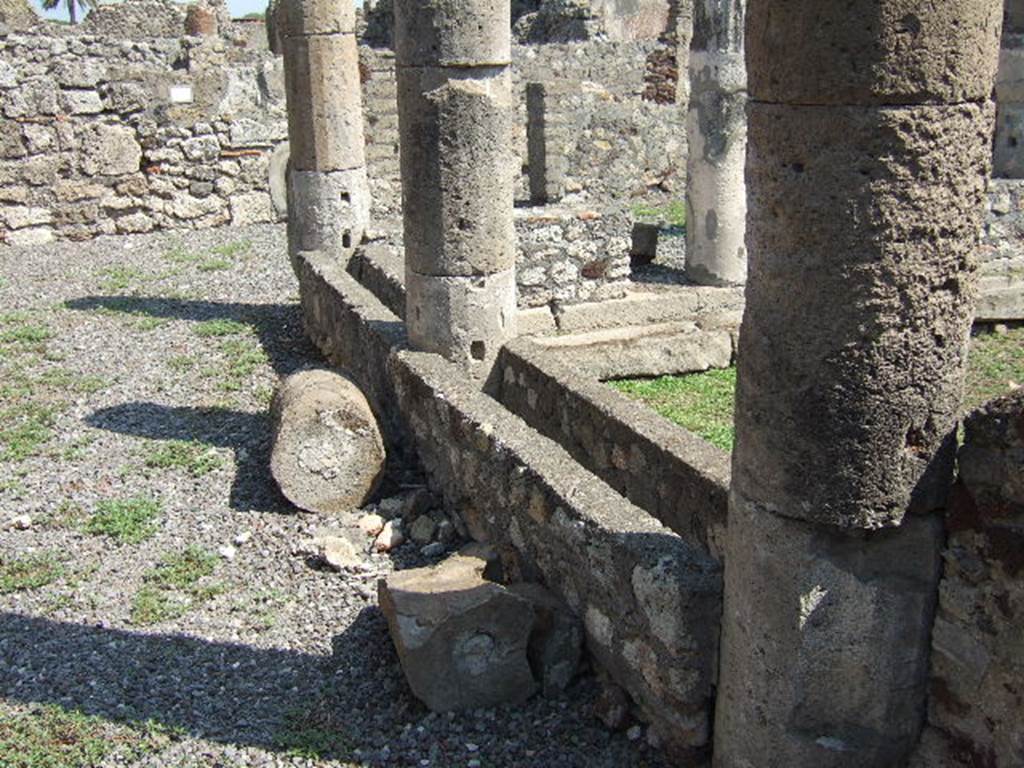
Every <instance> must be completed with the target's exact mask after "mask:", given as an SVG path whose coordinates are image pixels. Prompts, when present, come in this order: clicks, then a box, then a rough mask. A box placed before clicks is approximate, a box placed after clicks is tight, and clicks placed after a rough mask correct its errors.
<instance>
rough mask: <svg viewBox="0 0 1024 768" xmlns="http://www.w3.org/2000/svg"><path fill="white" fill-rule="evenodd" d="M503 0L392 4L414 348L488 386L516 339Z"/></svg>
mask: <svg viewBox="0 0 1024 768" xmlns="http://www.w3.org/2000/svg"><path fill="white" fill-rule="evenodd" d="M510 29H511V22H510V9H509V2H508V0H403V2H399V3H396V4H395V53H396V59H397V79H398V119H399V130H400V135H401V165H402V213H403V218H404V238H405V275H406V283H405V284H406V315H405V321H406V325H407V327H408V332H409V340H410V343H411V344H412V346H413V348H415V349H419V350H422V351H427V352H436V353H439V354H441V355H444V356H445V357H446V358H448V359H449V360H452V361H454V362H457V363H460V364H461V365H463V366H465V367H466V368H467V369H468V370H469V371H470V372H471V374H472V375H473V376H475V377H478V378H480V377H485V376H486V375H487V373H488V372H489V371H490V367H491V364H492V363H493V361H494V359H495V356H496V355H497V353H498V350H499V349H500V348H501V345H502V344H503V343H504V342H505V341H506V340H507V339H509V338H511V337H512V336H514V335H515V316H516V277H515V257H516V249H515V229H514V222H513V218H512V217H513V206H514V201H513V176H514V174H515V172H516V168H515V165H516V158H515V156H514V154H513V150H512V128H513V122H512V121H513V103H512V89H511V77H510V72H509V64H510V61H511V33H510Z"/></svg>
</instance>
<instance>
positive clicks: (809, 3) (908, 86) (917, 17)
mask: <svg viewBox="0 0 1024 768" xmlns="http://www.w3.org/2000/svg"><path fill="white" fill-rule="evenodd" d="M1002 16H1003V9H1002V5H1001V4H1000V3H995V2H992V0H941V2H929V3H922V2H921V0H850V1H849V2H823V1H822V0H772V1H771V2H763V1H761V2H759V1H758V0H752V1H751V3H750V10H749V12H748V18H747V38H748V42H747V66H748V69H749V72H750V97H751V99H753V100H755V101H764V102H784V103H791V104H834V105H842V104H865V105H867V104H926V103H956V102H962V101H982V100H985V99H988V98H989V96H990V95H991V92H992V83H993V80H994V78H995V66H996V57H997V54H998V51H999V30H1000V28H1001V26H1002V23H1001V22H1002ZM783 51H789V52H792V53H791V54H789V55H780V52H783Z"/></svg>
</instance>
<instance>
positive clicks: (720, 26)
mask: <svg viewBox="0 0 1024 768" xmlns="http://www.w3.org/2000/svg"><path fill="white" fill-rule="evenodd" d="M746 3H747V0H694V4H693V38H692V42H691V44H690V59H689V69H690V96H689V106H688V111H687V115H686V141H687V161H686V275H687V277H689V278H690V279H691V280H693V281H694V282H697V283H702V284H707V285H742V284H743V282H744V281H745V280H746V276H747V248H746V245H745V243H744V234H745V231H746V227H745V219H746V215H747V197H746V187H745V185H744V183H743V164H744V160H745V157H746V149H747V118H746V114H745V110H746V106H747V69H746V63H745V61H744V58H743V35H744V30H743V26H744V9H745V7H746Z"/></svg>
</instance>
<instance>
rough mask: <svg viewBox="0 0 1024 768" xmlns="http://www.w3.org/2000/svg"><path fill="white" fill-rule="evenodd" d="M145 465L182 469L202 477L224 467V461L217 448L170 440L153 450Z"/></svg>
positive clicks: (194, 475)
mask: <svg viewBox="0 0 1024 768" xmlns="http://www.w3.org/2000/svg"><path fill="white" fill-rule="evenodd" d="M145 464H146V466H147V467H150V468H152V469H181V470H183V471H185V472H188V473H189V474H190V475H192V477H202V476H203V475H205V474H207V473H209V472H212V471H213V470H215V469H219V468H220V467H221V466H223V465H224V459H223V458H222V457H221V456H220V455H218V453H217V450H216V449H215V448H210V447H209V446H205V445H201V444H198V443H190V442H187V441H185V440H170V441H167V442H162V443H158V444H157V445H155V446H154V447H153V448H151V449H150V450H149V452H148V453H147V455H146V460H145Z"/></svg>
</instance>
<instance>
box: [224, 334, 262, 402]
mask: <svg viewBox="0 0 1024 768" xmlns="http://www.w3.org/2000/svg"><path fill="white" fill-rule="evenodd" d="M220 351H221V354H223V355H224V357H225V358H226V361H227V366H226V367H225V368H224V369H222V370H220V371H219V372H218V373H219V376H220V388H221V389H222V390H224V391H227V392H235V391H237V390H239V389H241V388H242V385H243V384H244V383H245V381H246V379H248V378H249V377H250V376H252V374H253V373H255V372H256V369H257V368H259V367H260V366H261V365H266V364H267V363H268V362H269V360H270V359H269V358H268V357H267V353H266V352H264V351H263V348H262V347H261V346H259V344H257V343H255V342H253V341H250V340H249V339H228V340H226V341H224V342H223V343H222V344H221V347H220Z"/></svg>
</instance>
